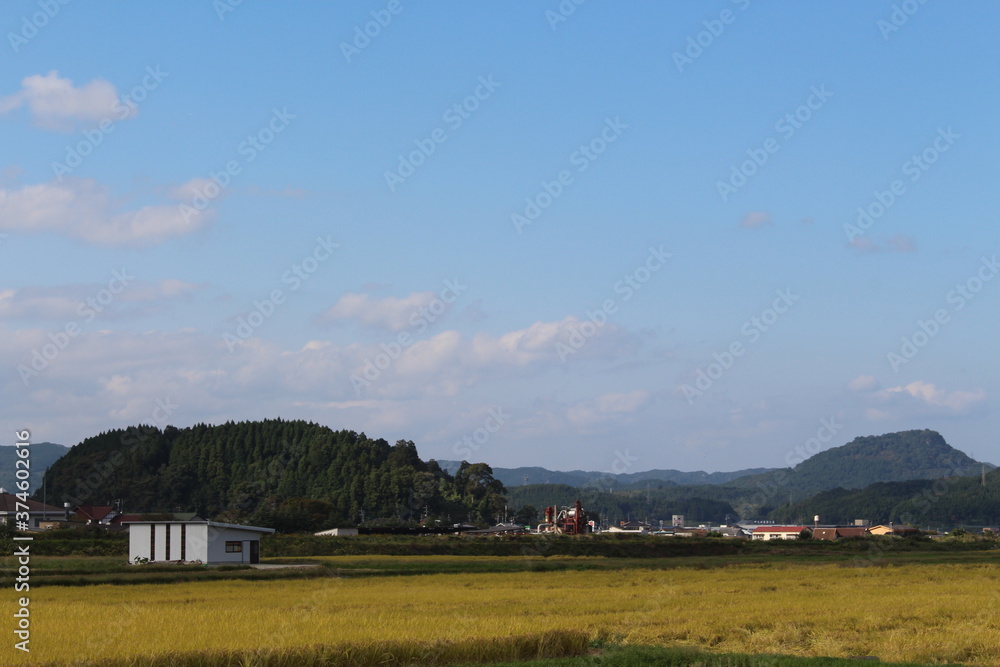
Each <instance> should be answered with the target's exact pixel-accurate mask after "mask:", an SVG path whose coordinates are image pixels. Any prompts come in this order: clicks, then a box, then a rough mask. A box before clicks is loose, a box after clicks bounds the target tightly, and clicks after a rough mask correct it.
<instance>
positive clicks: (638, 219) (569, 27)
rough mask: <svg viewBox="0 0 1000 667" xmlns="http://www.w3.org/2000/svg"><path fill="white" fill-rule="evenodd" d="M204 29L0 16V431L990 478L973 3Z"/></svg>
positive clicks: (177, 23) (217, 17) (336, 8)
mask: <svg viewBox="0 0 1000 667" xmlns="http://www.w3.org/2000/svg"><path fill="white" fill-rule="evenodd" d="M230 4H234V3H229V4H227V3H225V2H223V1H222V0H220V2H215V3H213V2H211V1H209V0H204V1H201V2H190V3H183V4H181V5H180V6H177V5H174V4H171V5H168V4H166V3H163V4H152V3H141V4H140V3H134V4H118V5H115V6H114V7H103V8H101V9H100V10H97V9H96V8H93V7H90V6H85V5H84V4H83V3H73V2H70V3H68V4H65V5H63V4H59V3H58V2H55V1H53V2H51V3H46V2H10V3H5V4H4V6H3V7H2V8H0V26H2V28H3V30H2V32H3V34H4V40H3V44H2V45H0V52H2V53H3V55H2V58H3V62H4V65H5V67H4V69H3V72H4V73H3V76H2V77H0V145H2V146H3V147H4V150H3V153H2V154H0V193H2V200H0V233H2V234H4V236H3V237H2V238H0V260H2V264H0V265H2V266H3V273H2V283H0V331H2V335H3V340H4V345H3V348H2V351H0V355H2V362H3V368H4V369H5V375H4V378H3V381H2V384H0V386H2V391H3V394H2V396H3V404H4V406H5V409H4V411H3V414H2V417H0V419H2V422H3V427H4V429H5V430H6V432H8V434H9V433H11V432H13V431H14V430H16V429H22V428H29V429H30V430H31V431H32V436H33V439H34V440H35V441H42V440H49V441H54V442H60V443H63V444H67V445H72V444H75V443H76V442H79V441H80V440H81V439H83V438H85V437H87V436H90V435H93V434H96V433H98V432H101V431H103V430H107V429H110V428H116V427H122V426H126V425H129V424H134V423H138V422H142V423H155V424H157V425H160V426H164V425H166V424H167V423H170V424H174V425H177V426H183V425H189V424H194V423H198V422H209V423H218V422H223V421H227V420H230V419H234V420H243V419H261V418H267V417H279V416H280V417H284V418H290V419H291V418H301V419H308V420H312V421H316V422H319V423H322V424H327V425H329V426H331V427H333V428H336V429H340V428H347V429H353V430H357V431H364V432H366V433H367V434H369V435H372V436H377V437H384V438H386V439H387V440H389V441H390V442H393V441H395V440H396V439H399V438H406V439H412V440H413V441H414V442H416V444H417V446H418V449H419V451H420V453H421V455H422V456H424V457H425V458H429V457H433V458H441V459H457V458H463V457H465V458H469V459H476V460H485V461H487V462H490V463H491V464H493V465H497V466H517V465H543V466H547V467H550V468H561V469H566V468H587V469H596V470H609V469H611V466H612V465H613V464H614V463H615V461H621V460H627V461H628V466H629V468H628V469H629V470H630V471H638V470H643V469H650V468H658V467H659V468H666V467H669V468H679V469H705V470H731V469H737V468H742V467H749V466H780V465H784V464H785V462H786V459H787V457H788V455H789V453H790V452H794V451H795V450H796V448H797V447H802V446H803V445H804V443H808V442H810V438H814V439H815V440H813V441H812V444H811V448H812V449H813V450H815V449H817V448H818V447H819V446H820V445H821V446H822V447H823V448H825V447H829V446H835V445H839V444H843V443H844V442H847V441H849V440H851V439H852V438H854V437H855V436H858V435H871V434H877V433H885V432H890V431H896V430H904V429H914V428H932V429H936V430H939V431H940V432H941V433H942V434H943V435H944V436H945V438H946V439H947V440H948V441H949V442H950V443H951V444H953V445H955V446H956V447H959V448H960V449H963V450H964V451H966V452H969V453H972V454H974V455H975V456H976V457H978V458H980V459H984V460H992V461H994V462H998V461H1000V452H998V450H997V445H996V441H995V437H994V434H995V433H996V432H997V431H998V430H1000V428H998V427H1000V423H998V419H997V414H996V406H995V404H996V400H997V395H998V392H1000V381H998V379H997V378H998V377H1000V374H998V373H997V370H998V368H997V357H996V355H995V354H992V350H993V348H994V345H995V331H996V325H997V315H996V314H997V312H998V308H997V306H998V300H1000V280H993V278H994V277H996V275H995V274H996V273H997V272H998V271H1000V268H998V267H997V266H996V263H995V261H994V258H996V257H997V255H998V253H1000V244H998V232H997V226H996V222H997V214H996V206H995V201H994V200H995V197H993V196H991V195H992V193H994V192H995V190H996V187H995V183H994V179H995V175H996V166H995V160H996V157H995V156H996V155H998V154H1000V131H998V128H997V124H996V113H995V109H996V105H997V101H998V94H997V93H998V86H1000V82H998V81H997V77H996V72H997V71H998V69H1000V49H998V48H997V45H996V39H995V35H994V32H995V31H994V27H995V26H996V25H997V19H998V18H1000V8H997V7H996V6H994V5H991V4H977V5H972V6H962V7H961V8H960V9H959V8H955V7H953V6H948V5H945V4H944V3H933V2H932V3H926V4H919V3H918V2H916V1H913V2H910V3H901V4H896V5H893V3H888V2H873V3H865V4H859V3H852V4H849V5H844V4H842V3H834V2H817V3H808V4H805V3H803V4H800V5H789V4H784V3H783V4H777V3H762V2H756V1H754V2H747V1H745V0H739V2H712V3H697V4H695V3H652V2H632V3H613V4H612V3H608V2H603V3H602V2H596V0H590V1H589V2H584V3H582V4H579V5H576V4H574V3H573V2H572V1H571V0H566V1H565V2H563V3H562V4H560V3H557V2H554V1H546V2H539V3H527V2H519V3H510V2H506V3H500V2H483V3H463V4H459V3H447V4H446V3H411V2H405V1H402V2H399V3H395V2H363V3H362V2H359V3H350V4H348V3H319V2H308V3H296V4H295V5H287V4H286V5H282V6H272V5H267V4H264V3H253V2H243V3H240V4H238V5H235V6H230ZM569 9H573V11H572V13H570V12H569V11H568V10H569ZM560 12H562V13H560ZM562 19H565V20H562ZM379 20H381V23H383V24H384V25H380V24H379V23H378V21H379ZM366 30H367V31H368V33H369V34H370V35H371V36H369V37H365V36H364V33H365V31H366ZM359 35H361V37H359ZM213 178H214V179H215V181H213ZM220 184H221V186H222V187H220ZM880 200H881V201H880ZM533 207H537V208H533ZM859 209H860V210H861V211H867V212H868V213H869V214H870V215H871V217H870V218H862V220H861V224H859ZM116 272H117V273H116ZM275 297H276V298H275ZM272 299H273V301H272ZM921 323H923V325H921ZM904 338H905V339H906V340H905V341H904ZM911 346H912V347H911ZM380 355H381V356H380ZM729 355H732V356H731V358H730V356H729ZM491 410H492V411H493V412H491ZM8 439H9V438H8ZM621 465H622V464H621V463H619V464H618V466H617V467H618V468H619V469H621Z"/></svg>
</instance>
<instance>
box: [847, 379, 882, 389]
mask: <svg viewBox="0 0 1000 667" xmlns="http://www.w3.org/2000/svg"><path fill="white" fill-rule="evenodd" d="M847 388H848V389H850V390H851V391H873V390H875V389H878V380H876V379H875V376H874V375H859V376H858V377H856V378H854V379H853V380H851V381H850V382H848V383H847Z"/></svg>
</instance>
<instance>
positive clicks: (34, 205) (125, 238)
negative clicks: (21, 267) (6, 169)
mask: <svg viewBox="0 0 1000 667" xmlns="http://www.w3.org/2000/svg"><path fill="white" fill-rule="evenodd" d="M186 188H187V186H181V189H180V190H177V191H175V194H180V193H181V192H183V191H186ZM178 201H179V202H184V203H187V201H186V200H183V199H181V200H178ZM192 210H193V209H192ZM212 216H213V212H212V210H211V209H207V210H204V211H201V212H198V211H195V212H194V213H189V215H188V216H185V214H184V213H183V212H182V211H181V208H180V206H179V204H178V202H174V203H169V204H159V205H151V206H143V207H141V208H137V209H132V210H122V208H121V207H120V206H119V205H118V204H117V202H116V201H115V200H114V198H113V197H112V196H111V194H110V193H109V192H108V190H107V188H105V187H104V186H102V185H100V184H99V183H97V181H94V180H92V179H77V178H68V179H65V180H64V181H62V182H60V183H56V182H53V183H42V184H38V185H27V186H24V187H23V188H21V189H19V190H4V189H0V229H3V230H6V231H12V232H55V233H59V234H64V235H66V236H70V237H73V238H78V239H81V240H83V241H86V242H88V243H95V244H99V245H109V246H114V245H149V244H153V243H158V242H162V241H165V240H167V239H171V238H175V237H178V236H184V235H186V234H190V233H192V232H195V231H197V230H199V229H201V228H202V227H204V226H205V225H206V224H207V223H208V222H209V221H210V220H211V218H212Z"/></svg>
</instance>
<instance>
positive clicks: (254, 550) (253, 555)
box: [250, 540, 260, 565]
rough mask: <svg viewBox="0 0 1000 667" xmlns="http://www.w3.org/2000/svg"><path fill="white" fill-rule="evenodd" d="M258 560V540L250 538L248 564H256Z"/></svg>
mask: <svg viewBox="0 0 1000 667" xmlns="http://www.w3.org/2000/svg"><path fill="white" fill-rule="evenodd" d="M259 562H260V541H258V540H251V541H250V564H251V565H253V564H256V563H259Z"/></svg>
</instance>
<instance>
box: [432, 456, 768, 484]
mask: <svg viewBox="0 0 1000 667" xmlns="http://www.w3.org/2000/svg"><path fill="white" fill-rule="evenodd" d="M438 463H439V464H440V465H441V467H442V468H444V469H445V470H449V471H454V470H457V469H458V466H459V465H460V463H461V462H460V461H444V460H441V461H438ZM769 470H773V468H749V469H747V470H736V471H733V472H705V471H703V470H698V471H695V472H683V471H681V470H670V469H667V470H644V471H642V472H634V473H612V472H597V471H593V470H569V471H561V470H549V469H547V468H539V467H537V466H531V467H522V468H493V476H494V477H496V478H497V479H499V480H500V481H501V482H503V485H504V486H505V487H507V488H510V487H513V486H524V485H525V484H565V485H568V486H588V485H590V486H593V485H597V486H601V487H609V486H610V487H627V486H629V485H634V484H636V483H637V482H646V481H654V482H667V483H671V484H681V485H700V484H726V483H727V482H730V481H732V480H734V479H738V478H740V477H745V476H747V475H758V474H761V473H765V472H768V471H769ZM525 480H527V481H525Z"/></svg>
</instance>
